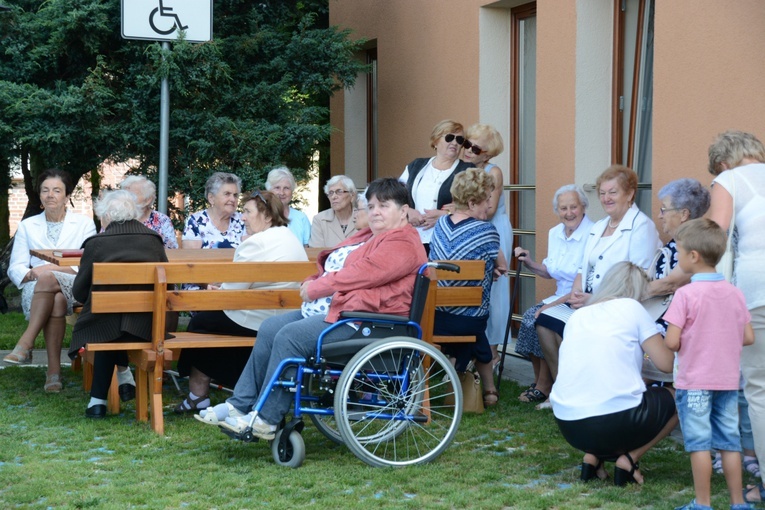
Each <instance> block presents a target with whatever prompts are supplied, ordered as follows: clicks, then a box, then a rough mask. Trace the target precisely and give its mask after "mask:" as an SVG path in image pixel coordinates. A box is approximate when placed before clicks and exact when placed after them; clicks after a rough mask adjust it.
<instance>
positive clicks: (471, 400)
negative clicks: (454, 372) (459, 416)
mask: <svg viewBox="0 0 765 510" xmlns="http://www.w3.org/2000/svg"><path fill="white" fill-rule="evenodd" d="M459 378H460V385H461V386H462V412H464V413H475V414H482V413H483V411H484V407H483V392H482V391H481V378H480V377H479V376H478V374H476V373H474V372H471V371H469V370H468V371H467V372H462V373H461V374H460V375H459Z"/></svg>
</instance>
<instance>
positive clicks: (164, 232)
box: [143, 211, 178, 250]
mask: <svg viewBox="0 0 765 510" xmlns="http://www.w3.org/2000/svg"><path fill="white" fill-rule="evenodd" d="M143 224H144V225H146V226H147V227H149V228H150V229H152V230H153V231H154V232H156V233H157V234H159V235H161V236H162V242H163V243H164V244H165V248H168V249H171V250H175V249H176V248H178V240H177V239H176V238H175V228H173V221H172V220H171V219H170V218H168V216H167V215H166V214H162V213H161V212H159V211H151V213H150V214H149V218H148V219H147V220H146V221H144V222H143Z"/></svg>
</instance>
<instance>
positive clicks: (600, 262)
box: [536, 165, 661, 379]
mask: <svg viewBox="0 0 765 510" xmlns="http://www.w3.org/2000/svg"><path fill="white" fill-rule="evenodd" d="M637 186H638V178H637V174H636V173H635V172H634V171H633V170H631V169H629V168H627V167H625V166H622V165H613V166H610V167H609V168H607V169H606V170H605V171H604V172H603V173H602V174H600V176H599V177H598V180H597V182H596V188H597V190H598V196H599V198H600V204H601V205H602V206H603V210H604V211H605V212H606V217H605V218H603V219H601V220H600V221H598V222H597V223H595V225H593V226H592V229H591V230H590V234H589V236H588V238H587V243H586V244H585V247H584V253H583V255H582V261H581V264H580V266H579V274H578V275H577V276H576V278H575V279H574V284H573V287H572V289H571V295H570V296H569V298H568V301H567V303H565V304H562V305H558V306H556V307H553V308H550V309H548V310H545V311H544V312H542V313H541V314H540V315H539V318H537V323H536V327H537V334H538V336H539V343H540V345H541V347H542V352H544V355H545V359H546V360H547V364H548V366H549V367H550V373H551V375H552V377H553V379H555V378H556V377H557V375H558V348H559V347H560V344H561V342H562V339H563V328H564V327H565V326H566V321H567V320H568V318H569V317H570V316H571V314H572V313H573V312H574V310H576V309H577V308H581V307H582V306H583V305H584V304H586V303H587V301H588V300H589V298H590V295H592V293H593V292H594V291H595V290H596V289H597V288H598V286H599V285H600V283H601V281H602V280H603V276H604V275H605V273H606V271H608V270H609V269H610V268H611V267H612V266H613V265H614V264H616V263H617V262H622V261H629V262H632V263H633V264H635V265H637V266H638V267H641V268H643V269H647V268H648V266H649V265H650V264H651V261H652V260H653V257H654V255H655V254H656V250H658V249H659V248H660V247H661V240H660V239H659V233H658V231H657V230H656V225H654V223H653V221H652V220H651V218H649V217H648V216H646V215H645V214H644V213H642V212H641V211H640V209H638V208H637V206H636V205H635V195H636V194H637Z"/></svg>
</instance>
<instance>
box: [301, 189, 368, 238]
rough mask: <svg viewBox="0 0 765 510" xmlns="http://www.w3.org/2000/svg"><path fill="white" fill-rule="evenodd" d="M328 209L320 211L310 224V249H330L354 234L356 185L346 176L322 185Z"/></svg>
mask: <svg viewBox="0 0 765 510" xmlns="http://www.w3.org/2000/svg"><path fill="white" fill-rule="evenodd" d="M324 193H325V194H326V195H327V197H328V198H329V205H330V208H329V209H327V210H325V211H321V212H320V213H319V214H317V215H316V216H314V217H313V221H312V222H311V239H310V241H308V246H310V247H311V248H331V247H333V246H337V245H338V244H340V243H341V242H343V241H345V240H346V239H348V238H349V237H351V236H352V235H353V234H355V233H356V232H357V231H356V227H355V226H354V224H353V204H355V203H356V185H355V184H354V183H353V180H352V179H351V178H350V177H348V176H347V175H336V176H334V177H332V178H331V179H330V180H328V181H327V184H325V185H324Z"/></svg>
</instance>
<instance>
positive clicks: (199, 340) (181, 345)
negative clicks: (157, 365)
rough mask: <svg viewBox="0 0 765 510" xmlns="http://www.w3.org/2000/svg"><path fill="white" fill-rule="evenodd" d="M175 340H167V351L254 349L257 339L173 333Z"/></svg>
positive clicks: (209, 334) (210, 334) (211, 334)
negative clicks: (222, 348)
mask: <svg viewBox="0 0 765 510" xmlns="http://www.w3.org/2000/svg"><path fill="white" fill-rule="evenodd" d="M171 335H173V336H174V337H175V338H168V339H166V340H165V348H166V349H196V348H200V347H252V346H253V345H255V337H254V336H253V337H247V336H231V335H217V334H213V333H188V332H185V333H181V332H178V333H171Z"/></svg>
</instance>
